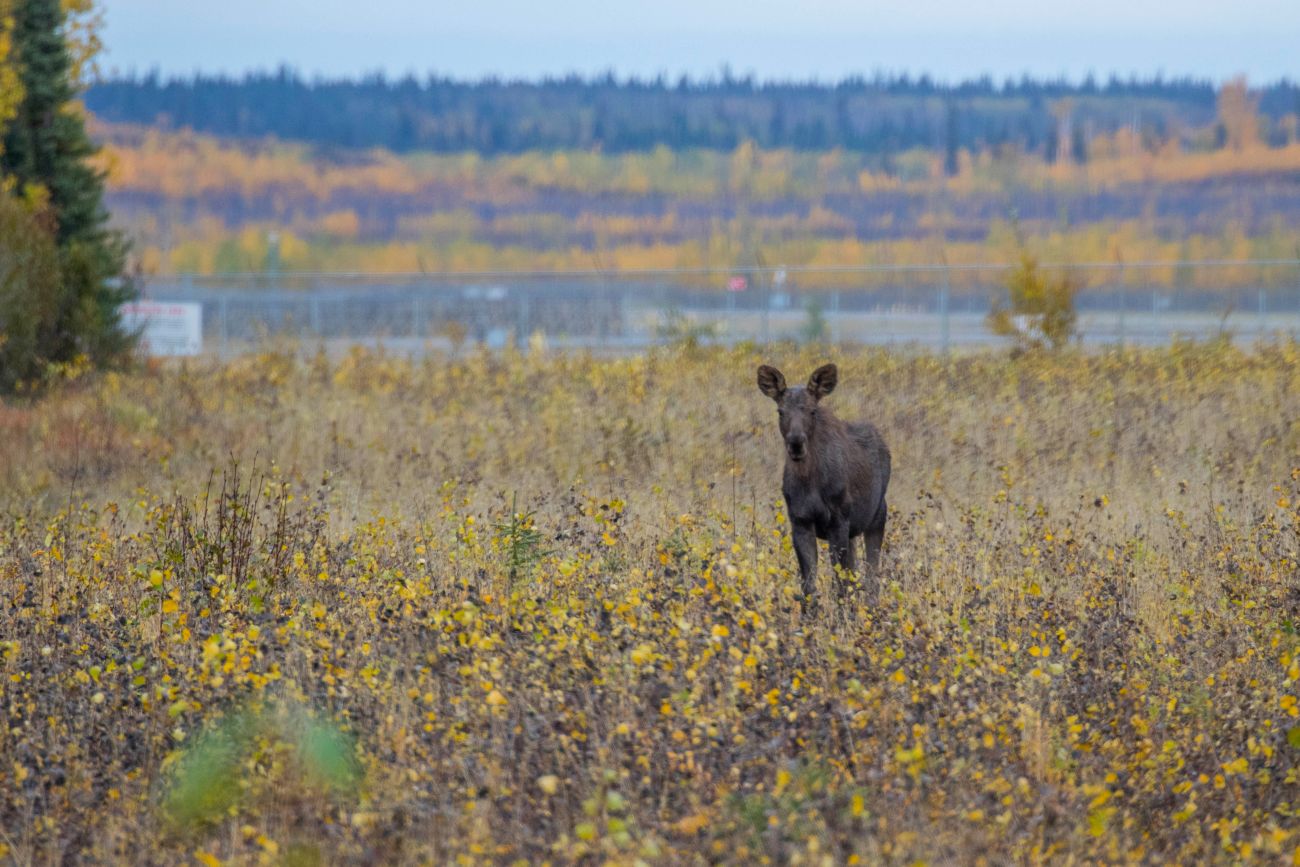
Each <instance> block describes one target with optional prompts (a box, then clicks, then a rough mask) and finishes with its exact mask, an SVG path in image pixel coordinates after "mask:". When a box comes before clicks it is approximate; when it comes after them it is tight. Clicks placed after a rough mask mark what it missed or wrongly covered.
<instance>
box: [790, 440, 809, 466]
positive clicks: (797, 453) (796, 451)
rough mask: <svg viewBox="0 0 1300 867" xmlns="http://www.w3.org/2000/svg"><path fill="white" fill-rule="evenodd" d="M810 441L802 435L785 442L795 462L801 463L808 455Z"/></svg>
mask: <svg viewBox="0 0 1300 867" xmlns="http://www.w3.org/2000/svg"><path fill="white" fill-rule="evenodd" d="M807 447H808V439H807V437H804V436H802V435H796V436H791V437H789V438H787V439H786V441H785V449H786V451H787V452H789V453H790V457H791V458H792V459H793V460H796V461H801V460H803V457H804V455H805V454H806V453H807Z"/></svg>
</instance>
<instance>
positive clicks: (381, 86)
mask: <svg viewBox="0 0 1300 867" xmlns="http://www.w3.org/2000/svg"><path fill="white" fill-rule="evenodd" d="M1219 93H1220V91H1219V89H1218V87H1216V85H1214V84H1213V83H1211V82H1209V81H1204V80H1195V79H1175V80H1168V79H1161V78H1157V79H1152V80H1138V79H1119V78H1112V79H1110V80H1108V81H1105V82H1098V81H1095V80H1093V79H1092V78H1088V79H1087V80H1085V81H1084V82H1082V83H1070V82H1066V81H1035V80H1032V79H1028V78H1025V79H1021V80H1009V81H1005V82H1000V83H999V82H995V81H993V80H992V79H990V78H981V79H977V80H974V81H967V82H963V83H960V84H955V85H948V84H941V83H937V82H934V81H932V80H931V79H930V78H928V77H926V76H921V77H920V78H912V77H909V76H907V75H900V76H892V77H890V76H877V77H875V78H870V79H865V78H856V79H849V80H846V81H843V82H840V83H838V84H833V85H826V84H811V83H809V84H800V83H760V82H757V81H754V80H753V79H751V78H736V77H733V76H731V75H730V74H727V73H724V74H723V75H721V76H720V77H718V78H716V79H712V80H690V79H687V78H682V79H680V80H677V81H675V82H673V81H668V80H666V79H664V78H658V79H654V80H650V81H644V80H636V79H631V80H618V79H616V78H615V77H614V76H612V75H608V76H605V77H601V78H595V79H584V78H579V77H576V76H573V77H568V78H560V79H547V80H543V81H540V82H522V81H501V80H496V79H487V80H483V81H477V82H467V81H456V80H452V79H447V78H437V77H431V78H428V79H425V80H419V79H416V78H414V77H406V78H401V79H388V78H385V77H383V76H380V75H374V76H370V77H366V78H364V79H361V80H357V81H351V80H308V79H305V78H303V77H301V76H300V75H298V74H296V73H294V72H293V71H291V70H289V69H281V70H280V71H279V72H277V73H260V74H250V75H247V76H245V77H243V78H238V79H235V78H227V77H221V76H203V75H200V76H196V77H193V78H183V79H169V80H163V79H162V78H160V77H159V76H158V75H156V74H150V75H146V76H143V77H129V78H118V79H112V80H107V81H103V82H100V83H97V84H95V85H93V86H92V87H91V88H90V90H89V91H88V93H87V94H86V103H87V106H88V107H89V108H90V109H91V111H93V112H94V113H95V114H96V115H98V116H99V117H100V118H102V119H104V120H106V121H110V122H115V123H129V124H144V125H150V126H161V127H163V128H173V129H178V128H190V129H193V130H195V131H198V132H205V133H211V134H214V135H219V136H231V137H241V138H245V137H248V138H260V137H265V136H275V137H277V138H280V139H284V140H296V141H302V142H309V143H312V144H314V145H318V146H324V147H338V148H372V147H381V148H387V149H389V150H392V151H396V152H399V153H401V152H412V151H434V152H442V153H450V152H459V151H477V152H480V153H484V154H510V153H521V152H525V151H532V150H539V149H541V150H550V149H582V150H588V149H600V150H603V151H606V152H610V153H626V152H636V151H648V150H653V149H654V148H656V147H661V146H662V147H667V148H669V149H673V150H680V149H688V148H703V149H716V150H730V149H732V148H735V147H736V146H737V145H739V144H740V143H742V142H746V141H750V142H753V143H754V144H756V145H757V146H759V147H761V148H769V149H772V148H793V149H797V150H817V151H824V150H829V149H834V148H840V149H843V150H846V151H852V152H856V153H863V154H872V155H877V156H880V157H882V158H885V159H888V158H889V156H890V155H892V154H895V153H899V152H902V151H907V150H910V149H913V148H927V149H933V150H942V151H945V152H946V153H947V154H948V155H949V157H950V163H951V162H952V161H953V160H954V159H955V155H956V153H957V152H958V151H959V150H960V149H970V150H972V151H978V150H986V149H997V148H1000V147H1004V146H1014V147H1018V148H1021V149H1023V150H1025V151H1029V152H1033V153H1038V154H1042V155H1043V156H1044V157H1045V158H1046V159H1047V160H1048V161H1049V162H1052V161H1055V160H1057V159H1072V160H1074V161H1076V162H1082V161H1085V160H1086V159H1087V156H1088V155H1087V148H1088V142H1089V141H1090V140H1091V139H1092V137H1093V136H1094V135H1096V134H1099V133H1109V132H1113V131H1115V130H1117V129H1121V128H1128V129H1130V130H1132V131H1133V132H1135V133H1138V134H1139V135H1141V136H1142V137H1143V138H1144V139H1147V138H1149V139H1150V140H1153V141H1165V140H1168V139H1173V138H1188V137H1189V136H1191V135H1192V134H1193V133H1196V132H1197V131H1202V130H1206V129H1211V130H1213V129H1214V128H1215V127H1214V125H1215V124H1216V122H1217V119H1218V108H1217V101H1218V98H1219ZM1250 95H1251V98H1252V101H1256V105H1255V109H1256V110H1257V111H1258V112H1259V115H1260V117H1261V125H1262V129H1261V133H1262V135H1261V138H1262V139H1263V141H1264V142H1265V143H1268V144H1284V143H1286V141H1287V137H1288V135H1291V134H1294V116H1295V115H1297V114H1300V85H1297V84H1295V83H1292V82H1290V81H1282V82H1278V83H1274V84H1271V85H1268V86H1265V87H1262V88H1259V89H1255V90H1252V91H1250ZM1222 132H1223V131H1222V130H1220V133H1222ZM1220 137H1221V136H1220ZM1217 144H1218V145H1219V146H1221V145H1222V142H1221V141H1220V142H1217ZM1211 146H1213V144H1212V145H1211Z"/></svg>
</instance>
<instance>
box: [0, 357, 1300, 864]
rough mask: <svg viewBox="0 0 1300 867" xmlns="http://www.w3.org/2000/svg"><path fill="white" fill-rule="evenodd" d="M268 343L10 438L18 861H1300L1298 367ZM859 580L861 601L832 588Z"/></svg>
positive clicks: (157, 379) (57, 408)
mask: <svg viewBox="0 0 1300 867" xmlns="http://www.w3.org/2000/svg"><path fill="white" fill-rule="evenodd" d="M831 357H832V358H833V359H834V360H835V361H837V362H838V363H839V364H840V368H841V379H840V382H841V385H840V388H839V390H838V391H837V392H836V393H835V394H834V395H833V396H832V397H831V398H829V399H828V403H829V405H831V406H833V407H834V408H835V409H836V410H837V412H838V413H839V414H840V415H841V416H844V417H851V416H857V415H866V416H869V417H870V418H872V419H873V420H874V421H875V422H876V423H877V424H878V425H879V426H880V427H881V429H882V430H883V431H884V433H885V435H886V437H887V438H888V440H889V442H890V444H891V447H892V449H893V453H894V468H895V470H894V481H893V485H892V489H891V493H890V497H889V500H890V503H891V506H892V508H893V515H894V518H893V520H892V522H891V524H890V527H889V529H888V532H887V535H886V542H885V552H886V569H887V576H886V584H885V586H884V587H883V589H882V590H881V592H880V594H879V599H878V601H877V602H876V604H874V605H868V604H867V603H866V601H865V594H857V595H855V596H853V597H852V598H850V599H849V600H848V601H846V602H845V603H843V604H831V603H828V604H826V605H824V606H823V607H822V611H821V613H820V614H819V615H818V616H817V617H815V618H811V617H805V616H803V615H802V614H801V613H800V607H799V605H798V603H797V602H796V601H795V598H794V594H795V591H796V588H797V584H798V581H797V570H796V568H795V563H794V556H793V553H792V552H791V550H790V543H789V537H788V533H787V527H786V525H785V523H784V516H783V513H782V508H781V505H780V496H779V475H780V456H781V446H780V442H779V438H778V434H777V432H776V418H775V411H774V410H773V408H772V404H771V402H770V401H768V400H767V399H766V398H764V397H762V395H760V394H759V393H758V391H757V390H756V388H755V386H754V368H755V366H756V365H757V364H759V363H760V362H763V361H770V362H773V363H776V364H779V365H780V366H781V367H782V369H783V370H785V371H786V372H787V374H790V375H793V374H794V373H795V372H796V371H798V372H801V373H806V372H807V371H811V370H812V369H813V367H814V366H815V365H816V364H817V363H818V362H820V361H823V360H825V358H824V357H823V356H822V355H815V354H812V353H811V352H809V351H807V350H797V349H795V348H792V347H787V348H785V349H781V350H776V351H773V352H771V353H768V354H763V355H760V354H759V353H758V352H756V351H755V350H753V349H752V348H741V349H737V350H708V351H701V352H696V353H689V352H660V353H655V354H651V355H647V356H641V357H634V358H625V359H617V360H592V359H587V358H583V357H579V356H573V355H566V356H546V357H530V356H528V355H519V354H511V353H504V354H497V355H490V354H483V355H474V356H470V357H466V358H462V359H459V360H455V361H448V360H444V359H429V360H427V361H416V362H412V361H408V360H399V359H392V358H386V357H383V356H381V355H376V354H366V353H359V352H358V353H354V354H352V355H349V356H347V357H346V358H343V359H342V360H341V361H330V360H327V359H324V358H320V359H311V358H310V357H308V358H306V359H302V360H300V357H299V356H297V355H294V354H291V353H286V354H283V355H276V354H268V355H263V356H260V357H250V358H246V359H240V360H236V361H232V362H228V363H226V364H224V365H216V364H212V365H206V364H197V365H196V364H189V365H183V366H174V367H173V366H168V367H164V368H158V369H147V370H142V371H139V372H136V373H132V374H129V375H123V376H111V375H110V376H107V377H102V378H90V377H87V378H84V379H81V380H78V381H74V382H71V383H70V384H68V385H66V386H64V387H62V388H60V389H59V390H58V391H57V392H56V393H55V394H53V395H52V396H51V397H49V398H48V399H47V400H45V401H44V402H42V403H40V404H38V405H35V406H25V405H23V406H19V405H11V406H0V442H2V443H3V448H0V514H2V515H3V521H2V522H0V586H3V587H4V588H5V593H4V597H3V599H2V600H0V714H2V715H3V725H0V832H2V834H0V862H6V863H7V862H10V861H12V862H13V863H16V864H23V865H26V864H48V863H65V862H92V861H93V862H110V863H111V862H117V863H150V862H152V863H183V862H186V861H188V862H191V863H206V864H215V863H234V864H252V863H268V864H269V863H277V864H278V863H285V864H317V863H319V864H337V863H397V864H406V863H434V864H445V863H466V864H472V863H511V862H516V861H518V862H522V863H537V862H542V861H548V860H549V861H552V862H555V863H569V862H575V861H576V862H581V863H613V864H624V863H626V864H633V863H638V862H640V863H646V864H683V863H685V864H690V863H718V862H723V863H756V862H758V861H760V859H763V858H766V859H767V860H768V861H769V862H770V863H807V864H822V863H833V864H845V863H864V864H870V863H898V864H904V863H906V864H912V863H917V862H928V863H935V864H942V863H990V864H993V863H1008V862H1027V863H1047V862H1051V863H1071V862H1073V863H1085V862H1086V863H1098V862H1111V863H1118V862H1149V861H1168V862H1181V863H1214V862H1220V863H1240V862H1248V861H1256V860H1257V861H1260V862H1266V863H1278V862H1279V861H1286V862H1290V861H1291V859H1292V858H1293V857H1294V858H1298V859H1300V832H1298V831H1297V828H1300V823H1298V822H1297V811H1300V802H1298V801H1297V795H1296V793H1297V791H1300V788H1298V787H1297V783H1300V780H1298V779H1297V777H1298V775H1300V771H1298V770H1297V768H1298V767H1300V708H1298V706H1297V695H1300V684H1297V681H1300V636H1297V627H1296V624H1297V622H1298V621H1300V576H1298V575H1297V561H1298V560H1300V346H1298V345H1296V344H1279V345H1274V346H1271V347H1263V348H1259V349H1256V350H1253V351H1250V352H1243V351H1240V350H1236V349H1232V348H1230V347H1227V346H1223V345H1213V346H1195V345H1178V346H1175V347H1172V348H1168V349H1161V350H1153V351H1141V352H1132V351H1130V352H1125V353H1118V352H1111V353H1107V354H1081V353H1079V354H1076V353H1071V354H1066V355H1064V356H1060V357H1035V356H1026V357H1022V358H1020V359H1017V360H1014V361H1011V360H1007V359H1006V358H1005V357H1004V356H994V355H979V356H972V357H962V358H956V359H951V360H949V359H941V358H938V357H934V356H904V355H891V354H886V353H882V352H866V351H836V352H833V353H831ZM826 580H827V578H826V576H825V571H824V570H823V582H826Z"/></svg>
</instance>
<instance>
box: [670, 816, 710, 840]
mask: <svg viewBox="0 0 1300 867" xmlns="http://www.w3.org/2000/svg"><path fill="white" fill-rule="evenodd" d="M708 824H709V814H708V813H707V812H705V811H703V810H701V811H700V812H698V813H692V814H691V815H689V816H684V817H683V818H681V819H678V820H677V821H676V822H674V823H673V825H672V829H673V830H674V831H676V832H677V833H678V834H681V835H683V836H687V837H690V836H694V835H695V834H698V833H700V831H701V830H702V829H703V828H704V827H705V826H707V825H708Z"/></svg>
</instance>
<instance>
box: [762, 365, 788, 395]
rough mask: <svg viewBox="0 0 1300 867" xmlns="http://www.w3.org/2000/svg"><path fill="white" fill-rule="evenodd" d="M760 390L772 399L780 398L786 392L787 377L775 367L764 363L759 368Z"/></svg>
mask: <svg viewBox="0 0 1300 867" xmlns="http://www.w3.org/2000/svg"><path fill="white" fill-rule="evenodd" d="M758 390H759V391H761V392H763V394H765V395H767V396H768V397H770V398H772V400H780V399H781V395H783V394H785V377H784V376H783V375H782V374H781V371H779V370H777V369H776V368H775V367H769V366H768V365H766V364H764V365H763V366H762V367H760V368H759V369H758Z"/></svg>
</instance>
